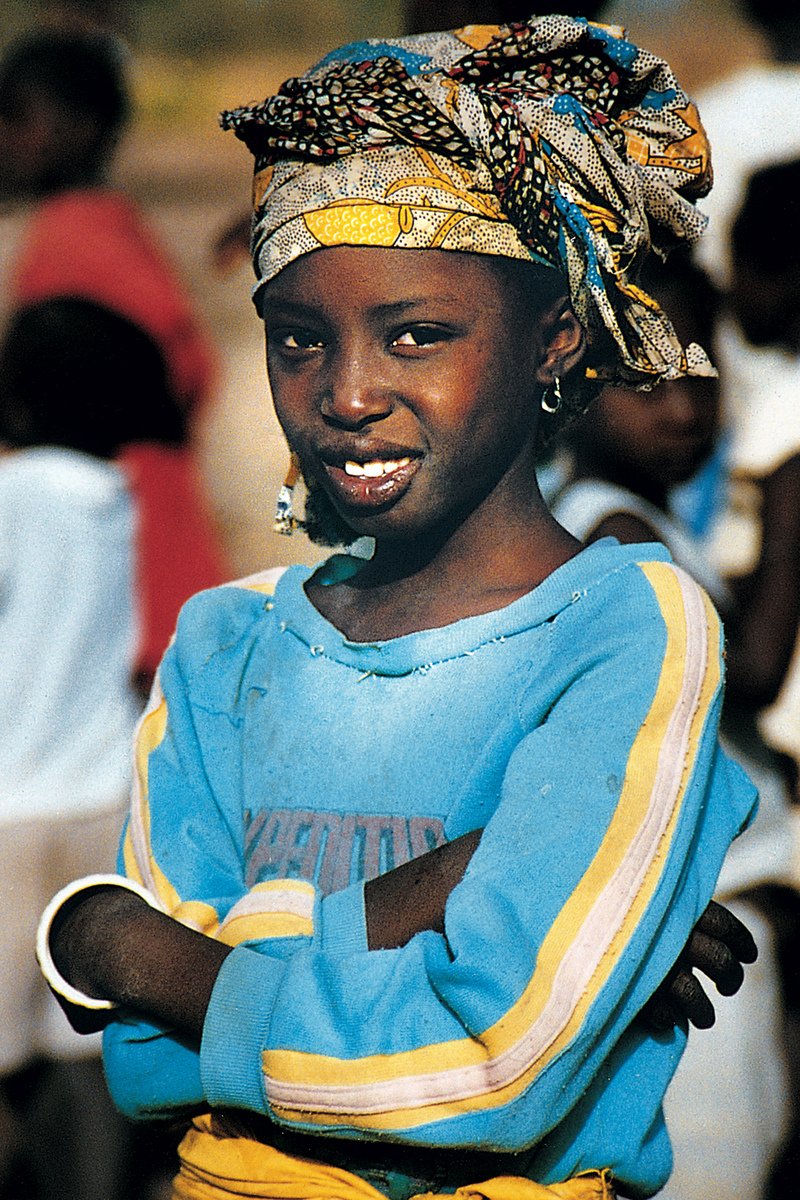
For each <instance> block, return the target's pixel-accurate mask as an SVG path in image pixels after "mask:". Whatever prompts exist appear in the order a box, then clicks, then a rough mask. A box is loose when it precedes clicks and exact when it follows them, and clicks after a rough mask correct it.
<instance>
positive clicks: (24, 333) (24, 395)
mask: <svg viewBox="0 0 800 1200" xmlns="http://www.w3.org/2000/svg"><path fill="white" fill-rule="evenodd" d="M169 408H170V399H169V385H168V380H167V375H166V371H165V367H164V362H163V359H162V357H161V355H160V353H159V351H158V348H157V347H156V346H155V344H154V342H153V341H152V340H151V339H150V338H148V337H147V335H146V334H144V333H142V331H141V330H139V329H137V327H136V326H135V325H133V324H132V323H131V322H130V321H127V320H126V319H125V318H124V317H121V316H119V315H118V314H116V313H113V312H111V311H110V310H108V309H102V308H99V307H98V306H97V305H94V304H92V303H90V302H87V301H83V300H75V299H65V300H54V301H51V302H50V303H49V304H48V305H47V306H43V305H34V306H32V307H30V308H27V309H23V310H20V311H19V312H17V313H15V314H14V316H13V317H12V318H11V320H10V322H9V325H8V328H7V330H6V334H5V338H4V342H3V345H2V348H1V349H0V439H1V440H2V445H3V450H2V454H1V455H0V589H1V590H2V597H3V603H2V607H0V678H1V679H2V682H3V690H4V694H5V696H6V704H5V706H4V709H3V716H2V718H0V908H1V909H2V911H3V913H5V914H6V920H5V921H4V923H3V931H2V934H1V935H0V1105H2V1112H3V1122H2V1124H3V1126H4V1130H3V1132H2V1133H0V1145H2V1148H3V1150H4V1155H3V1157H5V1160H6V1161H5V1163H4V1164H3V1167H4V1169H3V1170H0V1194H2V1195H3V1196H4V1197H6V1196H9V1195H10V1196H14V1197H16V1196H18V1195H20V1194H23V1195H25V1196H26V1197H27V1196H35V1197H41V1200H49V1198H50V1197H52V1198H53V1200H55V1198H56V1197H58V1200H93V1198H96V1200H116V1198H117V1197H118V1196H121V1195H123V1191H122V1188H123V1183H124V1179H125V1177H126V1175H127V1173H128V1168H129V1162H128V1152H129V1150H130V1135H128V1134H127V1133H126V1128H125V1126H124V1125H123V1123H122V1122H121V1120H120V1119H119V1117H117V1116H116V1115H115V1113H114V1111H113V1109H112V1108H111V1106H110V1105H109V1103H108V1099H107V1096H106V1092H105V1087H104V1084H103V1079H102V1071H101V1067H100V1059H99V1046H98V1045H96V1044H95V1041H96V1039H94V1040H91V1039H90V1040H89V1041H86V1042H84V1041H82V1039H80V1038H78V1037H76V1036H74V1035H72V1036H70V1035H69V1032H68V1031H67V1030H65V1028H64V1024H63V1021H61V1020H60V1019H59V1016H58V1014H57V1010H56V1009H55V1006H54V1005H53V1002H52V997H50V995H49V993H48V992H47V990H46V989H45V988H43V987H42V984H41V979H40V977H39V972H38V971H37V969H36V964H35V962H34V960H33V956H32V954H31V941H32V938H33V936H34V932H35V928H36V921H37V919H38V913H39V910H40V908H41V905H42V901H43V900H45V899H46V897H47V896H48V894H49V893H50V892H51V891H52V888H53V886H54V884H57V883H59V882H60V883H61V884H62V885H63V883H65V882H66V881H67V880H69V879H70V878H71V877H72V876H73V875H74V873H75V871H76V870H86V869H88V870H91V871H94V870H99V869H102V868H108V867H110V866H111V865H112V864H113V862H114V856H115V847H116V843H117V840H118V836H119V829H120V826H121V823H122V819H123V813H124V806H125V800H126V797H127V793H128V790H129V787H130V752H129V747H130V739H131V736H132V733H133V728H134V725H135V722H136V720H137V719H138V716H139V712H140V702H139V698H138V697H137V694H136V689H135V687H134V665H135V659H134V655H135V649H136V612H135V600H134V585H133V565H134V542H135V509H134V504H133V501H132V496H131V492H130V489H129V487H128V484H127V480H126V476H125V473H124V471H123V470H122V468H121V467H120V466H119V465H118V462H116V461H115V459H118V456H119V454H120V451H121V450H122V449H123V448H124V446H126V445H127V444H129V443H131V442H138V441H140V440H142V439H143V438H147V437H148V436H150V435H151V434H152V431H153V428H154V427H155V428H156V429H157V430H158V431H159V432H161V431H162V430H163V416H162V410H167V411H168V410H169ZM23 863H24V864H25V865H24V869H23V868H22V866H21V864H23ZM20 1179H21V1180H22V1181H23V1186H24V1188H26V1189H27V1190H25V1191H24V1192H22V1193H20V1192H18V1191H15V1188H18V1187H19V1186H20Z"/></svg>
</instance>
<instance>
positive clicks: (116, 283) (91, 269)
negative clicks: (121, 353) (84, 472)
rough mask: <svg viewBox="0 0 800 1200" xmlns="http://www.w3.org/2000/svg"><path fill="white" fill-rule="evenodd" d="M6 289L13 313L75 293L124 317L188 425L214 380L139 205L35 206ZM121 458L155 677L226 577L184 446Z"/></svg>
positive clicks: (92, 199)
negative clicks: (178, 628) (180, 619)
mask: <svg viewBox="0 0 800 1200" xmlns="http://www.w3.org/2000/svg"><path fill="white" fill-rule="evenodd" d="M11 286H12V295H11V297H10V298H9V299H10V301H11V305H12V307H15V308H19V307H23V306H28V305H31V304H35V303H37V302H39V301H44V300H53V299H57V298H66V297H74V298H79V299H82V300H89V301H92V302H94V303H95V304H98V305H101V306H103V307H105V308H108V309H111V310H113V311H114V312H117V313H119V314H120V316H123V317H125V318H127V320H129V321H131V322H132V323H133V324H135V325H137V326H138V327H139V328H141V329H142V330H143V331H144V332H145V333H147V334H148V335H149V336H150V337H151V338H152V339H153V341H154V342H155V343H156V344H157V345H158V347H159V349H160V350H161V353H162V355H163V357H164V361H165V364H166V369H167V374H168V378H169V380H170V382H171V384H172V386H173V388H174V393H175V396H176V398H177V400H178V402H179V404H180V405H181V407H183V408H184V409H185V410H186V412H187V416H189V418H191V415H192V414H193V413H196V412H197V411H198V410H199V408H200V407H201V405H202V404H203V403H204V402H205V401H206V400H207V399H208V397H209V395H210V393H211V390H212V387H213V383H214V377H215V355H214V351H213V347H212V344H211V341H210V338H209V336H208V334H207V333H206V332H205V331H204V329H203V328H202V326H201V324H200V323H199V321H198V320H197V318H196V316H195V315H194V311H193V308H192V305H191V303H190V300H189V297H188V295H187V292H186V289H185V288H184V286H183V284H182V283H181V282H180V280H179V279H178V277H177V275H176V274H175V271H174V269H173V268H172V266H171V265H170V263H169V262H168V261H167V259H166V258H165V256H164V253H163V251H162V250H161V248H160V247H159V245H158V243H157V242H156V240H155V238H154V237H153V234H152V233H151V231H150V229H149V228H148V227H147V226H146V225H145V223H144V221H143V218H142V215H141V213H140V212H139V209H138V208H137V207H136V205H135V204H133V202H132V201H131V200H130V199H128V198H127V197H126V196H124V195H122V194H121V193H120V192H116V191H112V190H110V189H101V188H87V189H80V190H74V191H69V192H63V193H60V194H58V195H55V196H52V197H50V198H48V199H46V200H44V201H42V202H41V204H40V205H39V206H38V207H37V208H36V209H35V211H34V212H33V214H32V215H31V218H30V220H29V223H28V227H27V229H26V231H25V235H24V237H23V241H22V246H21V250H20V254H19V257H18V260H17V263H16V265H15V267H14V270H13V273H12V282H11ZM119 461H120V464H121V465H122V467H123V468H124V470H125V471H126V473H127V476H128V480H129V483H130V486H131V490H132V493H133V497H134V502H135V506H136V512H137V520H138V529H137V562H136V581H137V603H138V615H139V628H140V639H139V648H138V654H137V669H138V670H139V671H142V672H144V673H146V674H152V673H153V672H154V671H155V668H156V666H157V664H158V662H159V660H160V658H161V655H162V654H163V652H164V650H165V648H166V645H167V642H168V640H169V638H170V636H171V634H172V631H173V629H174V627H175V621H176V618H177V615H178V610H179V609H180V607H181V605H182V604H183V602H184V601H185V600H187V599H188V597H189V596H191V595H193V594H194V592H197V591H200V590H202V589H203V588H207V587H213V586H215V585H216V584H218V583H221V582H222V581H223V580H224V579H225V578H226V577H227V574H228V571H227V568H226V564H225V555H224V552H223V550H222V547H221V545H220V542H219V537H218V535H217V532H216V530H215V528H214V525H213V522H212V520H211V515H210V512H209V509H208V505H207V502H206V499H205V496H204V494H203V490H202V487H201V483H200V479H199V475H198V470H197V465H196V463H195V459H194V455H193V453H192V451H191V449H190V448H189V447H166V446H161V445H157V444H154V443H144V444H141V445H136V446H130V447H128V448H127V449H126V450H125V451H124V452H123V453H122V454H121V455H120V459H119Z"/></svg>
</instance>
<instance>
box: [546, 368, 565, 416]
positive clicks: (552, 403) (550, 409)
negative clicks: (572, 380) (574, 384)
mask: <svg viewBox="0 0 800 1200" xmlns="http://www.w3.org/2000/svg"><path fill="white" fill-rule="evenodd" d="M551 387H552V391H553V399H552V400H551V399H550V390H551V389H550V388H549V387H548V388H545V389H544V392H543V394H542V409H543V410H544V411H545V412H546V413H557V412H558V410H559V409H560V408H561V380H560V379H559V377H558V375H554V376H553V382H552V384H551Z"/></svg>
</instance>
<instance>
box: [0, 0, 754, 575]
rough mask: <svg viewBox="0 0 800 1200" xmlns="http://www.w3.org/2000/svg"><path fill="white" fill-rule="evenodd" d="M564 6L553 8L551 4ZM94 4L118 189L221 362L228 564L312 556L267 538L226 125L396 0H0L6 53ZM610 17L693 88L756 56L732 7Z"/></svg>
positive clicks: (219, 476) (214, 453)
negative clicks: (116, 145)
mask: <svg viewBox="0 0 800 1200" xmlns="http://www.w3.org/2000/svg"><path fill="white" fill-rule="evenodd" d="M557 7H558V6H557V5H554V8H556V9H557ZM69 9H73V10H75V11H77V13H78V14H79V16H78V18H75V17H74V16H73V17H72V18H71V19H80V14H83V16H84V18H85V19H86V20H87V21H88V20H90V19H91V17H92V10H95V12H96V13H98V14H99V16H100V18H101V19H102V20H103V21H105V22H106V23H108V24H109V25H111V26H114V27H116V28H117V29H118V30H119V31H120V32H121V33H122V35H123V36H124V37H125V39H126V41H127V42H128V44H129V46H130V49H131V64H130V76H131V82H132V85H133V91H134V114H133V120H132V122H131V125H130V127H129V129H128V132H127V134H126V136H125V138H124V140H123V143H122V145H121V147H120V150H119V153H118V155H117V157H116V160H115V165H114V179H113V181H114V182H115V183H117V184H119V185H120V186H121V187H122V188H124V189H125V190H126V191H127V192H128V193H129V194H130V195H132V196H133V197H134V199H135V200H136V201H137V202H138V203H139V204H140V205H141V206H142V208H143V209H144V211H145V213H146V215H147V216H148V218H149V219H150V221H151V222H152V224H153V225H154V226H155V228H156V231H157V233H159V234H160V235H161V236H162V238H163V240H164V242H165V244H166V246H167V247H168V249H169V251H170V253H171V254H172V256H173V259H174V260H175V261H176V265H177V266H178V268H179V271H180V273H181V274H182V276H183V278H184V280H185V281H186V282H187V283H188V286H189V288H190V290H191V292H192V294H193V297H194V299H195V300H196V302H197V305H198V307H199V309H200V310H201V312H202V313H203V314H204V316H205V318H206V322H207V324H208V325H209V327H210V329H211V332H212V336H213V337H214V339H215V341H216V343H217V346H218V350H219V353H220V356H221V368H222V369H221V372H220V377H219V383H218V395H217V396H216V398H215V403H213V404H212V405H210V406H208V408H207V410H206V412H205V415H204V417H203V419H202V422H201V428H200V429H199V431H198V438H199V449H200V454H201V462H202V467H203V471H204V474H205V477H206V482H207V486H208V489H209V493H210V497H211V501H212V504H213V508H214V511H215V515H216V518H217V521H218V523H219V526H220V532H221V535H222V538H223V541H224V544H225V545H226V547H227V549H228V553H229V557H230V561H231V563H232V567H233V570H234V571H235V572H236V573H237V574H246V573H249V572H251V571H253V570H256V569H258V568H259V567H260V566H263V565H274V564H278V563H285V562H289V561H308V562H313V561H316V559H317V558H318V557H319V553H318V551H316V550H315V549H314V548H313V547H312V546H310V545H309V544H308V543H307V542H306V541H305V539H304V538H303V536H302V534H297V535H296V536H295V537H294V538H292V539H288V538H283V537H280V536H279V535H277V534H274V533H273V532H272V512H273V507H274V499H275V494H276V491H277V488H278V487H279V485H280V482H281V479H282V477H283V474H284V472H285V469H286V452H285V449H284V446H283V442H282V439H281V436H280V432H279V430H278V429H277V427H276V425H275V421H274V418H273V417H272V413H271V406H270V404H269V398H268V392H267V384H266V377H265V372H264V368H263V352H262V343H261V332H260V328H259V324H258V321H257V319H256V317H255V313H254V311H253V310H252V307H251V304H250V301H249V288H250V278H251V277H250V268H249V265H248V263H247V262H246V261H245V260H244V259H243V258H240V259H235V260H234V261H233V262H231V263H229V264H228V265H227V267H226V268H225V269H219V268H218V267H215V265H214V262H213V259H212V248H213V245H214V242H215V239H216V238H217V237H218V235H219V234H220V232H221V231H222V230H223V229H224V228H225V226H226V224H227V223H229V222H230V221H233V220H235V218H236V217H237V216H238V215H240V214H243V213H245V212H246V211H247V207H248V202H249V191H250V177H251V159H250V155H249V153H248V152H247V151H246V150H245V148H244V147H243V146H242V145H241V144H240V143H239V142H237V141H236V140H235V138H233V137H232V136H231V135H223V134H222V133H221V132H220V131H219V129H218V126H217V113H218V112H219V111H220V110H221V109H223V108H226V107H232V106H235V105H237V104H240V103H245V102H248V101H253V100H260V99H262V98H263V97H264V96H265V95H267V94H268V93H269V92H270V91H272V90H274V88H275V87H276V86H277V85H278V84H279V83H280V82H281V80H283V79H285V78H286V77H287V76H289V75H292V74H295V73H298V72H300V71H302V70H304V69H305V68H306V67H308V66H309V65H310V64H311V63H312V62H314V61H315V59H316V58H318V57H320V56H321V55H322V54H323V53H324V52H325V51H326V50H328V49H329V48H331V47H332V46H335V45H338V44H341V43H342V42H343V41H347V40H349V39H353V38H360V37H376V36H389V35H392V34H397V33H399V32H401V31H402V29H403V24H404V19H405V14H404V9H403V5H402V4H401V3H400V0H306V3H304V4H296V3H294V2H293V0H228V3H226V4H224V5H221V4H219V3H217V2H216V0H213V2H212V0H87V2H85V3H83V4H80V5H77V4H76V5H69V4H66V3H63V2H62V0H38V2H36V3H34V2H32V0H0V49H2V45H3V44H6V43H7V42H8V41H10V40H11V39H12V38H13V37H14V36H15V35H17V34H19V33H20V32H24V31H26V30H28V29H30V28H31V27H32V25H33V24H34V23H37V22H39V21H41V20H61V19H63V15H64V12H65V10H69ZM605 19H606V20H609V21H619V22H623V23H625V24H626V25H627V27H628V29H629V30H630V32H631V34H632V36H633V37H634V40H636V41H639V42H640V43H642V44H644V45H646V46H647V47H648V48H649V49H651V50H653V51H654V52H656V53H659V54H663V55H664V56H665V57H666V58H667V60H668V61H669V62H670V63H672V64H673V66H674V67H675V71H676V74H677V76H678V78H679V79H680V80H681V81H682V82H683V83H684V86H685V87H686V88H687V90H689V91H692V90H694V89H695V88H700V87H702V86H704V85H705V84H706V83H708V82H710V81H711V80H713V79H714V78H716V77H718V76H722V75H724V74H726V73H728V72H730V71H731V70H732V69H734V68H735V67H737V66H739V65H740V64H742V63H743V62H746V61H748V60H751V59H753V60H754V59H757V58H758V57H759V56H760V55H761V54H762V46H761V44H760V40H759V36H758V34H757V33H756V32H755V31H754V30H753V29H752V27H750V26H749V25H747V24H746V23H745V22H744V20H743V18H742V17H741V16H740V15H739V13H738V8H737V5H736V3H735V0H705V2H697V0H694V2H689V0H686V2H680V0H627V2H626V3H613V4H611V5H610V6H609V7H608V8H607V10H606V17H605Z"/></svg>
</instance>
